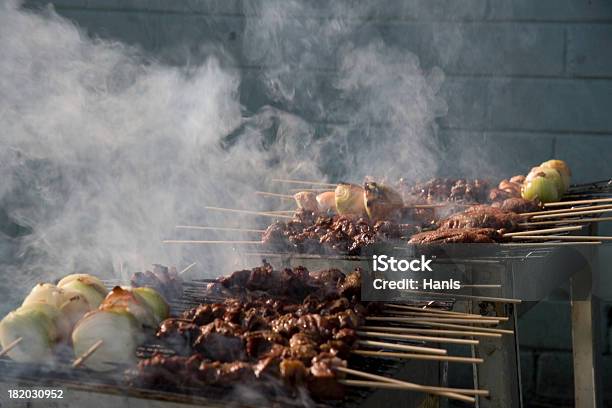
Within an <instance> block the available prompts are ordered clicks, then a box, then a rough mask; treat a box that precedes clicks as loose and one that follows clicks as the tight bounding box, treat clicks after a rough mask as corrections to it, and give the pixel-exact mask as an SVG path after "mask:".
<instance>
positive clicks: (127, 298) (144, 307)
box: [100, 286, 163, 327]
mask: <svg viewBox="0 0 612 408" xmlns="http://www.w3.org/2000/svg"><path fill="white" fill-rule="evenodd" d="M114 309H125V310H127V311H128V312H129V313H131V314H132V315H133V316H134V317H135V318H136V320H137V321H138V322H139V323H140V324H141V326H146V327H157V325H158V323H159V321H158V320H157V319H156V317H155V313H154V312H153V310H152V309H151V308H150V307H149V305H148V304H147V302H146V301H145V300H144V299H143V298H142V297H140V296H137V295H135V294H134V292H133V291H131V290H129V289H123V288H122V287H120V286H115V287H114V288H113V290H111V292H110V293H109V294H108V296H106V298H105V299H104V301H103V302H102V304H101V305H100V310H114ZM162 320H163V319H162Z"/></svg>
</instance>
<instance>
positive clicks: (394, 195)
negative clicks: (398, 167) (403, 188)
mask: <svg viewBox="0 0 612 408" xmlns="http://www.w3.org/2000/svg"><path fill="white" fill-rule="evenodd" d="M363 202H364V206H365V209H366V212H367V214H368V216H369V217H370V219H372V220H381V219H386V220H388V219H393V218H398V217H399V215H400V211H401V210H402V208H404V200H403V199H402V196H401V194H400V193H398V192H397V191H395V190H393V189H392V188H391V187H388V186H385V185H384V184H378V183H374V182H367V183H365V185H364V194H363Z"/></svg>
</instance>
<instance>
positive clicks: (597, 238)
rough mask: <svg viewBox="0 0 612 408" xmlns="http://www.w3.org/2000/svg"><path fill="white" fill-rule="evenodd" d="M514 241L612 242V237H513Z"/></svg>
mask: <svg viewBox="0 0 612 408" xmlns="http://www.w3.org/2000/svg"><path fill="white" fill-rule="evenodd" d="M512 238H513V239H537V240H546V239H550V240H560V241H598V242H601V241H612V236H601V235H525V236H518V237H512Z"/></svg>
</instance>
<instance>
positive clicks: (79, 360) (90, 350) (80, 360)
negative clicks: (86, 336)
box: [72, 340, 104, 368]
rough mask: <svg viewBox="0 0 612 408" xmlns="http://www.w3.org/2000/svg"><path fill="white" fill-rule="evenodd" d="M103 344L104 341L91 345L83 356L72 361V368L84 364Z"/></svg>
mask: <svg viewBox="0 0 612 408" xmlns="http://www.w3.org/2000/svg"><path fill="white" fill-rule="evenodd" d="M103 343H104V340H98V341H96V342H95V343H94V344H92V346H91V347H90V348H88V349H87V351H85V352H84V353H83V354H81V356H80V357H79V358H77V359H76V360H74V362H73V363H72V368H77V367H79V366H80V365H81V364H83V363H84V362H85V360H87V359H88V358H89V357H91V355H92V354H93V353H95V352H96V351H97V350H98V349H99V348H100V347H102V344H103Z"/></svg>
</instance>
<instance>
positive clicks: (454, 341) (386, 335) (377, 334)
mask: <svg viewBox="0 0 612 408" xmlns="http://www.w3.org/2000/svg"><path fill="white" fill-rule="evenodd" d="M357 335H358V336H364V337H377V338H383V339H398V340H416V341H429V342H432V343H448V344H468V345H473V346H476V345H478V344H479V343H480V342H479V341H478V340H469V339H457V338H453V337H432V336H418V335H415V334H398V333H385V332H378V331H360V330H358V331H357Z"/></svg>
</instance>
